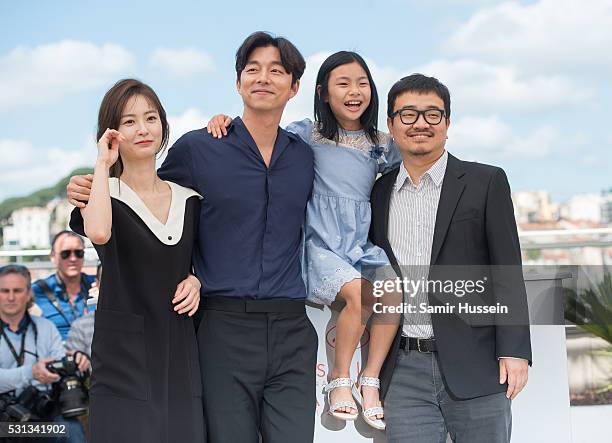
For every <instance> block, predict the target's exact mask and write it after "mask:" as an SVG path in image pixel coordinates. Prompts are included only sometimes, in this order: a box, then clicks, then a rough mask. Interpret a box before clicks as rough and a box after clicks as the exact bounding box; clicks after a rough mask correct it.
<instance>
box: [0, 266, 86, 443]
mask: <svg viewBox="0 0 612 443" xmlns="http://www.w3.org/2000/svg"><path fill="white" fill-rule="evenodd" d="M30 281H31V280H30V272H29V271H28V270H27V268H25V267H24V266H20V265H7V266H3V267H2V268H0V393H5V392H10V391H14V393H15V395H19V394H20V393H21V391H23V390H24V389H25V388H27V387H28V386H34V387H36V388H37V389H38V390H41V391H48V390H50V384H51V383H53V382H56V381H58V380H59V376H58V375H57V374H54V373H52V372H50V371H49V370H47V368H46V367H45V365H46V363H48V362H50V361H53V360H58V359H61V358H62V357H63V356H64V355H65V354H66V351H65V350H64V346H63V345H62V339H61V337H60V335H59V333H58V331H57V329H56V328H55V326H54V325H53V323H51V322H50V321H49V320H47V319H45V318H42V317H30V315H29V314H28V313H27V308H28V307H29V306H30V305H31V304H32V293H31V291H30V289H31V288H30ZM81 360H86V358H85V357H84V356H83V355H80V354H79V355H77V357H76V361H77V363H80V362H81ZM45 418H46V419H48V418H47V417H45ZM56 421H62V422H64V423H66V425H67V426H68V428H69V437H68V438H60V439H58V440H57V441H59V442H66V443H68V442H69V443H80V442H85V434H84V430H83V427H82V426H81V424H80V423H79V421H78V420H76V419H67V420H64V419H63V418H62V417H61V416H58V418H57V419H56ZM31 441H34V440H31ZM41 441H45V442H48V441H49V439H44V440H43V439H41Z"/></svg>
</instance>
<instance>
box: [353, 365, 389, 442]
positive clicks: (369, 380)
mask: <svg viewBox="0 0 612 443" xmlns="http://www.w3.org/2000/svg"><path fill="white" fill-rule="evenodd" d="M362 386H370V387H372V388H376V389H378V390H380V379H378V378H376V377H364V376H363V375H362V376H361V377H359V389H355V391H357V395H356V396H355V399H356V400H357V403H359V406H361V416H362V417H363V420H364V421H365V422H366V423H367V424H369V425H370V426H372V427H373V428H374V429H378V430H381V431H384V430H385V428H386V427H387V426H386V424H385V421H384V420H383V419H382V418H376V416H377V415H378V414H384V413H385V412H384V409H383V408H382V406H374V407H372V408H368V409H363V397H362V396H361V387H362Z"/></svg>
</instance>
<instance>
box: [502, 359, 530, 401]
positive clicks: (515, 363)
mask: <svg viewBox="0 0 612 443" xmlns="http://www.w3.org/2000/svg"><path fill="white" fill-rule="evenodd" d="M528 376H529V362H528V361H527V360H525V359H524V358H507V357H501V358H500V359H499V384H500V385H501V384H504V383H506V380H507V381H508V390H507V391H506V397H508V398H509V399H510V400H514V399H515V398H516V396H517V395H519V392H521V391H522V390H523V388H524V387H525V385H526V384H527V379H528Z"/></svg>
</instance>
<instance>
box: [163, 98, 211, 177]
mask: <svg viewBox="0 0 612 443" xmlns="http://www.w3.org/2000/svg"><path fill="white" fill-rule="evenodd" d="M208 120H210V117H208V116H206V115H204V114H203V113H202V111H200V110H199V109H197V108H189V109H187V110H186V111H185V112H183V113H182V114H181V115H177V116H171V115H170V116H168V124H169V125H170V142H169V143H168V148H170V147H171V146H172V145H173V144H174V142H175V141H177V140H178V139H179V138H180V137H181V136H182V135H183V134H185V133H187V132H189V131H193V130H194V129H201V128H204V127H205V126H206V123H208ZM167 154H168V149H166V151H165V152H164V153H163V155H162V156H161V157H160V158H158V159H157V166H158V167H159V166H161V164H162V163H163V162H164V160H165V158H166V155H167Z"/></svg>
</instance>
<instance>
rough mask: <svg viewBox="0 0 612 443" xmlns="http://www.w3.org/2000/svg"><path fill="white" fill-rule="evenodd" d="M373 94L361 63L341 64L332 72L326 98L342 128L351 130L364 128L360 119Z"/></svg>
mask: <svg viewBox="0 0 612 443" xmlns="http://www.w3.org/2000/svg"><path fill="white" fill-rule="evenodd" d="M371 96H372V90H371V89H370V82H369V80H368V75H367V73H366V72H365V70H364V69H363V68H362V67H361V65H359V63H357V62H352V63H347V64H344V65H340V66H338V67H337V68H335V69H333V70H332V71H331V72H330V74H329V80H328V84H327V97H324V100H325V101H326V102H327V103H329V107H330V108H331V110H332V112H333V114H334V117H336V120H337V121H338V125H339V126H340V127H341V128H343V129H346V130H349V131H355V130H358V129H361V128H362V125H361V122H360V120H359V119H360V118H361V116H362V115H363V113H364V112H365V110H366V109H367V108H368V106H369V105H370V98H371Z"/></svg>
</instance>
